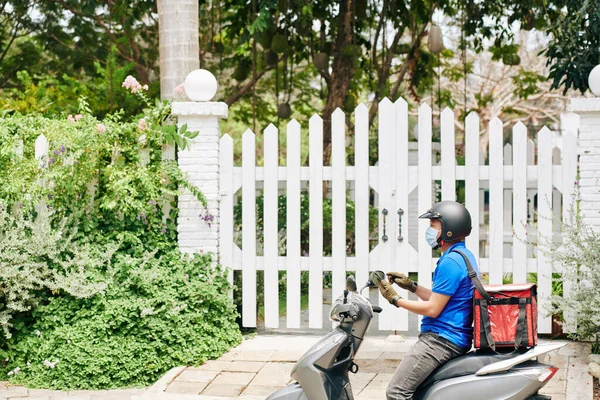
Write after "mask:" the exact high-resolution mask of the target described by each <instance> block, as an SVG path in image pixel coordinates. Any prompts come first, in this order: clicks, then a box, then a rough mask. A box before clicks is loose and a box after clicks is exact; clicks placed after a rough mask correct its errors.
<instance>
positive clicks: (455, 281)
mask: <svg viewBox="0 0 600 400" xmlns="http://www.w3.org/2000/svg"><path fill="white" fill-rule="evenodd" d="M453 249H458V250H460V251H462V252H463V253H464V254H465V255H466V256H467V257H468V258H469V261H470V262H471V265H472V266H473V269H474V270H475V272H477V273H478V274H479V269H478V267H477V261H476V260H475V256H474V255H473V253H471V251H469V250H468V249H467V248H466V247H465V243H464V242H458V243H456V244H454V245H452V247H450V248H449V249H448V250H446V251H445V252H444V254H442V256H441V257H440V259H439V260H438V262H437V267H436V269H435V272H434V273H433V288H432V289H431V291H432V292H434V293H439V294H443V295H445V296H450V300H448V304H446V307H444V309H443V310H442V312H441V313H440V315H438V317H437V318H431V317H423V320H422V323H421V332H434V333H437V334H439V335H440V336H441V337H443V338H446V339H448V340H449V341H451V342H452V343H454V344H457V345H458V346H460V347H471V343H472V341H473V327H472V325H473V283H472V282H471V279H470V278H469V271H468V270H467V264H466V263H465V260H464V259H463V258H462V256H461V255H460V254H458V253H457V252H453V251H452V250H453Z"/></svg>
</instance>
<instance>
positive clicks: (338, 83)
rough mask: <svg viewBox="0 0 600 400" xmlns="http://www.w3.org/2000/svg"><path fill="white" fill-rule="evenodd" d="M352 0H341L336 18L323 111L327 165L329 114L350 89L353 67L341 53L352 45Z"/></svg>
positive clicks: (340, 103)
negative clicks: (328, 82) (329, 79)
mask: <svg viewBox="0 0 600 400" xmlns="http://www.w3.org/2000/svg"><path fill="white" fill-rule="evenodd" d="M353 21H354V0H341V1H340V12H339V14H338V18H337V38H336V41H335V44H334V56H333V64H332V68H331V69H332V72H331V83H330V84H329V87H328V92H327V101H326V102H325V108H324V109H323V162H324V165H329V162H330V159H331V114H333V112H334V111H335V109H336V108H338V107H342V105H343V104H344V99H345V98H346V95H347V94H348V89H350V81H351V80H352V76H353V75H354V72H355V67H354V66H353V65H352V61H351V59H350V58H349V57H347V56H345V55H344V54H343V53H342V50H343V48H344V46H346V45H348V44H353V39H354V26H353Z"/></svg>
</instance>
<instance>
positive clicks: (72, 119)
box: [67, 114, 75, 123]
mask: <svg viewBox="0 0 600 400" xmlns="http://www.w3.org/2000/svg"><path fill="white" fill-rule="evenodd" d="M67 120H68V121H69V122H71V123H73V122H75V119H74V118H73V116H72V115H71V114H69V116H68V117H67Z"/></svg>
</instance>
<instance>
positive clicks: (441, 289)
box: [379, 201, 478, 400]
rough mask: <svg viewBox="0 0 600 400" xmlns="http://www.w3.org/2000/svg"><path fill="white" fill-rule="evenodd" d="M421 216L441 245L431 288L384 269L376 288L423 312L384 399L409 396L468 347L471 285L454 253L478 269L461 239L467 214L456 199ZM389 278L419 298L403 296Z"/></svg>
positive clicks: (433, 242)
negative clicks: (413, 340) (414, 337)
mask: <svg viewBox="0 0 600 400" xmlns="http://www.w3.org/2000/svg"><path fill="white" fill-rule="evenodd" d="M419 218H427V219H429V221H430V226H429V228H428V229H427V232H426V235H425V240H427V243H428V244H429V246H431V247H432V248H433V249H434V250H435V249H438V248H439V249H441V251H442V256H441V257H440V259H439V261H438V262H437V267H436V269H435V272H434V274H433V287H432V289H429V288H426V287H423V286H421V285H418V284H417V282H414V281H412V280H411V279H410V278H408V277H406V276H405V275H404V274H402V273H399V272H388V273H387V277H388V281H389V282H388V281H386V280H382V281H380V283H379V291H380V292H381V294H382V295H383V297H385V298H386V299H387V300H388V301H389V302H390V303H391V304H393V305H395V306H396V307H402V308H405V309H407V310H408V311H412V312H414V313H417V314H420V315H423V316H424V318H423V320H422V324H421V334H420V335H419V340H418V341H417V343H415V345H414V346H413V347H411V348H410V350H409V351H408V353H407V354H406V356H405V357H404V358H403V359H402V362H401V363H400V365H399V366H398V368H397V369H396V372H395V373H394V376H393V377H392V380H391V381H390V383H389V385H388V387H387V391H386V395H387V398H388V400H392V399H393V400H402V399H406V400H409V399H412V398H413V394H414V393H415V391H416V389H417V388H418V387H419V385H420V384H421V383H422V382H423V381H424V380H425V379H427V377H428V376H429V375H430V374H431V373H432V372H433V371H434V370H435V369H436V368H438V367H439V366H440V365H442V364H444V363H446V362H447V361H449V360H451V359H453V358H455V357H458V356H461V355H463V354H465V353H466V352H467V351H469V349H470V348H471V344H472V340H473V329H472V322H473V284H472V283H471V279H470V278H469V274H468V271H467V266H466V263H465V261H464V259H463V258H462V256H461V255H460V254H459V253H458V252H462V253H464V254H465V255H466V256H467V257H468V258H469V261H470V262H471V265H472V266H473V268H474V269H475V271H476V272H478V268H477V261H476V260H475V257H474V256H473V253H471V252H470V251H469V250H468V249H467V248H466V247H465V243H464V238H465V237H467V236H469V234H470V233H471V215H470V214H469V211H468V210H467V209H466V208H465V207H464V206H463V205H462V204H460V203H457V202H455V201H442V202H440V203H437V204H435V205H434V206H433V207H432V208H431V209H430V210H428V211H427V212H426V213H425V214H423V215H421V216H420V217H419ZM392 283H395V284H397V285H398V286H400V287H401V288H403V289H406V290H409V291H411V292H412V293H414V294H416V295H417V296H418V297H419V298H420V299H421V300H422V301H413V300H406V299H403V298H402V297H400V296H399V295H398V293H397V292H396V291H395V290H394V288H393V287H392Z"/></svg>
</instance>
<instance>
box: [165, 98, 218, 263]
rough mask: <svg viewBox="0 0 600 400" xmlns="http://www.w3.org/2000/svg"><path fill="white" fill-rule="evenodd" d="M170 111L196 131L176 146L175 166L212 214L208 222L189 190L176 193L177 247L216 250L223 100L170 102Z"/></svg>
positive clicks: (188, 249)
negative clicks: (186, 142) (180, 147)
mask: <svg viewBox="0 0 600 400" xmlns="http://www.w3.org/2000/svg"><path fill="white" fill-rule="evenodd" d="M172 114H173V115H175V116H177V125H178V126H182V125H183V124H187V128H188V130H189V131H192V132H196V131H197V132H199V133H198V136H197V137H196V138H195V139H194V140H193V142H192V144H191V146H190V147H189V148H187V149H185V150H179V152H178V154H177V155H178V163H179V168H180V169H181V170H182V171H184V172H185V173H186V174H187V177H188V180H189V182H190V183H192V184H193V185H195V186H196V187H198V189H200V191H201V192H202V193H203V194H204V196H205V197H206V200H207V202H208V212H209V213H210V214H211V215H212V216H213V217H214V220H213V221H211V222H210V226H209V224H208V223H207V222H206V221H204V220H203V219H202V218H201V216H204V215H205V212H206V211H205V209H204V206H203V205H202V203H200V202H199V201H198V200H197V199H196V198H195V197H194V196H193V195H192V194H191V193H190V192H189V191H187V190H186V191H185V192H184V193H183V194H182V195H181V196H179V218H178V220H177V233H178V239H179V248H180V249H181V251H183V252H186V253H197V252H200V251H202V252H205V253H207V252H210V253H213V256H214V257H215V259H216V257H217V256H218V254H219V139H220V138H221V130H220V129H219V121H220V120H221V118H227V104H225V103H217V102H174V103H173V104H172Z"/></svg>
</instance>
